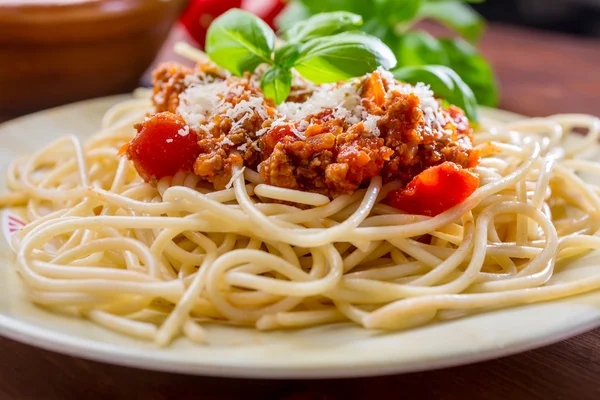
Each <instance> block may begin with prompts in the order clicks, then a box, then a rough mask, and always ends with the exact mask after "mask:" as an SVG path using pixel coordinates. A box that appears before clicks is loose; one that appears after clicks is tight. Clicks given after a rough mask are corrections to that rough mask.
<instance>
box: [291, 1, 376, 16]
mask: <svg viewBox="0 0 600 400" xmlns="http://www.w3.org/2000/svg"><path fill="white" fill-rule="evenodd" d="M301 2H302V4H304V5H305V6H306V8H308V9H309V10H310V12H311V13H313V14H318V13H321V12H330V11H348V12H351V13H354V14H359V15H362V16H363V17H367V16H370V15H372V14H373V7H371V6H370V5H369V4H367V2H366V1H365V0H301Z"/></svg>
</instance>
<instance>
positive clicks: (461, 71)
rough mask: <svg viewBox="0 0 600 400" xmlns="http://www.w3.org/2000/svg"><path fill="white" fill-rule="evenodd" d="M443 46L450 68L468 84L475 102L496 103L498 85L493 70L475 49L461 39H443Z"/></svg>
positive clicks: (482, 103)
mask: <svg viewBox="0 0 600 400" xmlns="http://www.w3.org/2000/svg"><path fill="white" fill-rule="evenodd" d="M440 44H441V45H442V46H443V47H444V50H445V51H446V55H447V56H448V59H449V60H450V64H449V66H450V68H452V69H453V70H454V71H456V73H457V74H458V75H460V77H461V78H462V79H463V80H464V81H465V82H466V83H467V85H469V87H470V88H471V90H473V93H475V97H476V98H477V102H478V103H479V104H481V105H484V106H490V107H494V106H496V105H497V104H498V86H497V84H496V79H495V77H494V72H493V71H492V68H491V67H490V65H489V64H488V62H487V61H486V60H485V58H483V57H482V56H481V55H480V54H479V53H478V52H477V50H476V49H475V48H474V47H473V46H471V45H470V44H469V43H467V42H465V41H464V40H461V39H443V40H440Z"/></svg>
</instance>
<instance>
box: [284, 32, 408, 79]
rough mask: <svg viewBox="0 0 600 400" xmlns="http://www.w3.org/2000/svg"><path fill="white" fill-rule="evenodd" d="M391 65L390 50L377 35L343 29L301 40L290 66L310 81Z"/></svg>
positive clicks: (350, 76) (342, 76) (350, 74)
mask: <svg viewBox="0 0 600 400" xmlns="http://www.w3.org/2000/svg"><path fill="white" fill-rule="evenodd" d="M395 65H396V57H395V56H394V53H392V51H391V50H390V48H389V47H387V46H386V45H385V44H384V43H383V42H382V41H381V40H380V39H378V38H376V37H374V36H371V35H368V34H366V33H363V32H344V33H339V34H337V35H333V36H327V37H322V38H316V39H312V40H309V41H308V42H306V43H305V44H303V45H302V46H301V48H300V54H299V57H298V60H297V61H296V63H295V64H294V67H295V68H296V70H297V71H298V72H299V73H300V75H302V76H303V77H305V78H306V79H308V80H310V81H312V82H315V83H331V82H337V81H340V80H344V79H348V78H352V77H355V76H360V75H364V74H366V73H368V72H372V71H374V70H375V69H376V68H377V67H379V66H381V67H383V68H385V69H390V68H393V67H394V66H395Z"/></svg>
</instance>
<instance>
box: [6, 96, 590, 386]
mask: <svg viewBox="0 0 600 400" xmlns="http://www.w3.org/2000/svg"><path fill="white" fill-rule="evenodd" d="M127 98H131V95H127V94H125V95H116V96H108V97H101V98H96V99H89V100H84V101H81V102H77V103H72V104H68V105H63V106H59V107H55V108H51V109H47V110H43V111H39V112H36V113H33V114H28V115H25V116H22V117H18V118H15V119H12V120H9V121H7V122H5V123H3V124H0V129H1V128H4V127H6V126H7V125H13V124H14V125H18V124H19V123H21V122H22V121H24V120H26V119H28V118H31V117H41V116H43V115H44V114H49V113H53V112H55V111H57V110H60V109H65V108H77V107H85V106H86V105H89V104H95V103H100V102H107V103H109V102H118V101H122V100H125V99H127ZM482 109H483V110H485V112H487V113H488V114H493V115H494V116H495V117H497V118H499V119H506V120H514V119H517V118H523V116H522V115H519V114H515V113H512V112H509V111H504V110H499V109H491V108H487V107H482ZM4 212H7V210H5V211H4ZM598 327H600V316H597V317H595V318H592V319H591V320H589V321H587V322H585V323H580V324H575V325H573V324H571V325H570V326H566V325H565V326H564V327H563V328H562V329H554V330H552V331H548V333H547V334H545V335H538V336H537V337H536V338H535V339H531V340H528V341H523V342H519V343H511V344H508V345H506V346H502V347H497V348H491V349H486V350H483V351H478V352H473V353H463V354H460V355H452V356H447V357H442V358H439V359H422V360H419V361H416V362H413V363H406V362H404V363H398V364H394V363H382V362H379V363H377V362H369V363H363V364H360V365H358V366H356V365H347V366H345V367H344V368H332V367H331V366H328V365H327V364H324V365H319V366H317V367H311V366H298V365H295V366H293V367H291V368H282V367H281V366H280V365H274V366H264V365H260V366H257V365H256V364H254V362H253V360H245V361H243V362H240V361H239V360H238V361H237V362H236V363H235V364H229V365H226V364H225V363H223V364H214V363H203V362H202V360H199V361H200V362H190V361H186V360H173V359H165V358H159V357H156V355H154V354H153V353H150V352H148V353H144V352H137V353H132V352H130V351H126V352H125V353H124V352H123V346H119V345H116V344H111V343H102V342H98V341H95V340H92V339H86V338H83V337H78V336H75V335H69V334H67V333H62V332H58V331H53V330H50V329H45V328H41V327H39V326H37V325H34V324H32V323H29V322H24V321H22V320H19V319H16V318H10V317H8V316H5V315H2V314H0V335H1V336H3V337H6V338H8V339H11V340H15V341H17V342H20V343H24V344H26V345H31V346H34V347H38V348H41V349H44V350H49V351H54V352H57V353H61V354H65V355H68V356H72V357H78V358H82V359H86V360H91V361H97V362H102V363H107V364H112V365H119V366H125V367H133V368H138V369H144V370H153V371H161V372H171V373H182V374H188V375H203V376H212V377H227V378H250V379H332V378H355V377H372V376H383V375H392V374H401V373H409V372H421V371H426V370H435V369H441V368H448V367H454V366H461V365H466V364H471V363H477V362H482V361H487V360H491V359H496V358H501V357H506V356H510V355H514V354H517V353H521V352H525V351H529V350H533V349H537V348H540V347H544V346H547V345H550V344H553V343H557V342H559V341H562V340H565V339H568V338H571V337H574V336H577V335H580V334H582V333H584V332H587V331H590V330H592V329H595V328H598ZM167 349H168V348H167ZM167 349H165V351H168V350H167Z"/></svg>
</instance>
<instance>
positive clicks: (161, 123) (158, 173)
mask: <svg viewBox="0 0 600 400" xmlns="http://www.w3.org/2000/svg"><path fill="white" fill-rule="evenodd" d="M136 128H137V130H138V134H137V136H136V137H135V138H134V139H133V140H132V141H131V142H130V143H128V144H127V145H125V146H124V147H123V149H121V152H120V154H123V153H127V156H128V157H129V159H130V160H132V161H133V164H134V166H135V169H136V170H137V172H138V174H140V176H141V177H142V178H143V179H144V180H145V181H146V182H153V181H155V180H157V179H160V178H162V177H165V176H172V175H175V173H177V172H178V171H191V170H193V167H194V161H196V158H198V155H199V154H200V148H199V146H198V135H197V134H196V133H195V132H193V131H190V130H189V129H188V128H186V124H185V122H184V120H183V119H182V118H181V117H179V116H178V115H175V114H172V113H170V112H163V113H159V114H155V115H154V116H152V117H151V118H149V119H148V120H146V121H144V122H143V123H141V124H139V125H137V126H136ZM186 132H188V133H187V135H182V134H181V133H184V134H185V133H186Z"/></svg>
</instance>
